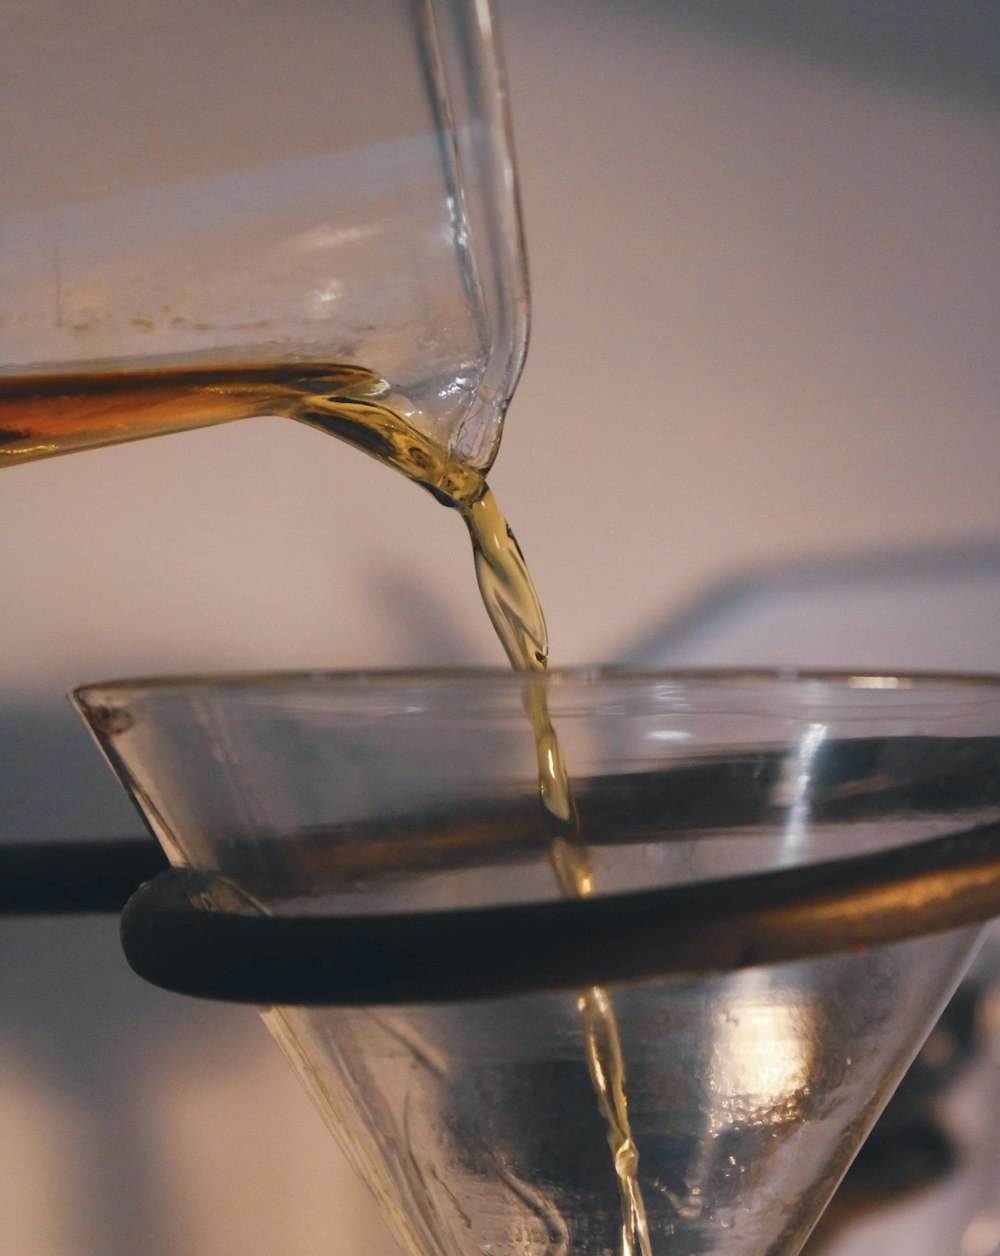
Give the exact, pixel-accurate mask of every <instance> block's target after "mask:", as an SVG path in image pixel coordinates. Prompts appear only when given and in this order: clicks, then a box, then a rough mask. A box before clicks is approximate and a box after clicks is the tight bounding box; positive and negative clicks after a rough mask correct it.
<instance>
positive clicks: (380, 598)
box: [0, 0, 1000, 1256]
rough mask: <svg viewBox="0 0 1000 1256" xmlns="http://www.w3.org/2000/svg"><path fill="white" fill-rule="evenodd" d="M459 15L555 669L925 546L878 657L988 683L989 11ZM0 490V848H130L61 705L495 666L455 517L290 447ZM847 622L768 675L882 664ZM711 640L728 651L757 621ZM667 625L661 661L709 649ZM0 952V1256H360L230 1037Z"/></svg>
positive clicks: (320, 1165)
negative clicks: (474, 37) (515, 289)
mask: <svg viewBox="0 0 1000 1256" xmlns="http://www.w3.org/2000/svg"><path fill="white" fill-rule="evenodd" d="M499 10H500V16H501V19H502V22H503V31H504V36H505V44H506V49H507V60H508V68H509V73H510V79H511V91H512V98H513V106H514V113H515V125H516V132H517V142H518V152H519V159H520V168H521V176H522V191H523V199H524V211H525V220H526V228H527V236H528V244H529V250H530V260H531V274H532V286H533V305H534V320H533V338H532V346H531V351H530V354H529V359H528V366H527V368H526V371H525V374H524V378H523V381H522V384H521V386H520V389H519V392H518V395H517V398H516V400H515V403H514V406H513V407H512V410H511V414H510V418H509V422H508V427H507V432H506V435H505V438H504V445H503V448H502V450H501V453H500V457H499V461H498V464H497V467H496V470H495V473H494V476H493V483H494V487H495V489H496V491H497V494H498V497H499V499H500V501H501V502H502V504H503V505H504V508H505V509H506V511H507V513H508V514H509V516H510V518H511V520H512V522H513V524H514V526H515V529H516V531H517V533H518V535H519V537H520V539H521V541H522V544H523V546H524V549H525V551H526V553H527V555H528V558H529V561H530V562H531V565H532V568H533V570H534V572H535V577H536V581H537V583H538V586H539V589H540V592H541V595H542V598H543V601H544V603H545V606H546V610H547V614H548V618H549V627H550V631H551V636H552V644H553V656H554V660H555V661H556V662H557V663H558V662H565V663H574V662H584V661H592V660H594V659H606V658H613V657H620V656H622V655H623V654H625V653H629V652H635V651H637V650H638V651H641V650H642V649H645V650H646V654H647V656H650V651H653V652H654V653H655V650H654V645H655V642H656V641H658V640H660V637H659V636H658V632H659V627H660V626H662V625H664V624H667V623H668V622H670V623H673V622H674V620H675V618H676V617H679V616H681V615H682V613H683V612H684V611H685V609H687V608H689V607H692V606H697V605H699V599H700V598H704V599H705V602H703V603H702V605H703V606H704V605H707V604H708V603H711V599H712V598H713V597H716V598H718V596H719V590H720V589H722V590H724V589H725V588H727V587H729V583H728V582H729V581H730V578H731V577H734V578H736V579H737V582H738V583H739V582H742V584H741V585H740V587H748V586H749V587H752V588H754V589H756V588H757V587H758V585H759V583H760V581H761V580H764V582H765V583H766V582H767V581H774V580H775V579H777V580H778V581H779V583H780V582H781V581H782V580H785V579H786V577H787V575H788V573H789V572H791V573H793V577H794V573H795V572H800V573H801V572H804V571H814V570H816V569H817V565H818V569H819V570H820V572H821V574H822V570H823V569H824V564H825V565H826V568H825V569H826V570H830V564H831V563H832V564H833V567H834V568H835V569H838V570H843V569H844V564H845V563H846V564H847V567H848V568H851V565H852V564H854V563H856V562H860V563H861V565H862V567H864V565H865V563H866V562H867V563H869V567H870V564H871V563H873V562H874V563H875V564H876V569H877V570H884V571H890V570H892V567H893V563H894V562H895V561H896V560H897V558H898V560H899V562H900V563H902V565H903V566H904V567H906V565H907V564H911V566H912V564H914V563H915V564H916V566H917V568H919V567H920V564H921V563H922V561H923V558H922V556H927V555H929V556H930V561H931V566H934V564H935V563H936V564H937V565H938V566H937V569H938V570H939V571H940V570H942V564H943V569H948V567H949V565H950V564H951V562H952V559H951V558H950V557H949V556H954V563H955V564H956V565H957V566H958V567H961V565H962V564H963V563H965V564H966V567H965V570H966V571H967V572H969V571H973V570H974V571H975V572H977V573H979V576H977V579H979V577H980V576H981V577H982V579H981V580H980V583H979V584H978V585H977V589H979V593H978V594H977V595H976V596H964V595H963V593H962V592H961V590H959V588H958V586H955V587H954V588H953V591H952V592H953V596H950V597H947V598H946V600H947V602H948V605H947V607H946V608H945V610H944V611H941V613H940V614H939V616H938V620H936V621H935V623H936V624H937V626H936V627H935V628H934V630H933V631H924V633H923V638H922V641H921V643H919V645H918V646H913V645H912V644H909V643H907V644H906V645H905V646H904V645H903V644H902V643H901V646H900V651H901V653H900V658H899V661H900V662H902V663H905V664H908V665H911V666H912V665H914V663H915V662H917V663H923V664H925V665H935V666H941V667H949V666H954V667H979V668H993V669H995V670H998V671H1000V637H998V631H997V626H996V624H997V621H996V619H995V618H994V617H993V613H994V611H995V610H996V609H998V599H997V593H996V585H998V584H1000V580H996V581H994V578H993V577H994V575H996V574H997V573H996V567H995V562H996V555H997V554H1000V492H998V484H1000V428H998V417H997V399H998V397H1000V354H998V352H997V348H996V342H997V332H998V328H1000V244H998V228H1000V128H998V125H997V112H996V110H997V103H998V101H1000V83H998V76H997V72H996V62H995V58H996V55H997V54H996V51H995V50H996V48H997V46H998V42H997V36H998V34H1000V22H998V18H997V14H996V10H994V8H993V7H992V6H991V5H988V4H985V3H983V4H971V3H970V4H947V3H945V0H941V2H940V3H939V4H937V5H929V4H925V3H922V2H918V0H912V2H910V3H905V4H904V3H891V2H889V0H884V2H882V3H875V4H871V5H859V4H854V3H850V2H849V0H843V2H842V3H840V4H836V3H832V2H831V3H826V4H822V3H808V4H806V3H798V4H796V3H787V4H784V3H780V2H779V0H732V2H731V3H725V2H723V0H703V2H702V3H698V2H697V0H687V2H686V3H681V0H675V2H669V0H664V2H663V3H659V4H654V3H648V4H641V3H638V2H636V0H614V2H613V3H612V2H611V0H607V2H602V0H577V2H576V3H569V2H568V0H546V2H545V3H537V2H534V3H532V2H529V0H499ZM991 57H992V58H994V60H992V61H991ZM2 487H3V492H2V494H0V536H2V537H3V544H2V546H0V572H2V575H0V580H2V587H3V589H4V619H3V628H2V633H0V744H2V748H3V753H2V755H0V796H2V798H3V809H2V814H0V829H2V836H3V838H4V840H9V841H13V840H25V841H28V840H39V839H44V838H55V837H66V836H74V835H75V836H87V835H90V836H96V835H117V834H127V833H134V832H137V831H138V823H137V821H136V820H135V818H134V817H133V815H132V813H131V811H130V808H129V806H128V805H127V804H126V803H125V802H123V801H122V800H121V799H120V798H119V797H118V794H117V791H116V787H115V786H114V785H113V784H112V783H111V782H110V779H109V778H108V776H107V773H106V770H105V769H104V767H103V765H102V764H101V763H100V762H99V760H98V758H97V754H96V752H95V751H94V750H93V749H92V748H91V746H90V745H89V743H88V741H87V739H86V736H85V734H84V733H83V732H82V731H81V730H80V729H79V728H78V727H77V724H76V721H75V717H74V716H73V715H72V713H71V712H70V711H69V709H68V707H67V706H66V704H65V701H64V699H63V697H62V693H63V691H64V690H65V689H66V688H67V687H68V686H69V685H70V684H72V683H74V682H78V681H84V680H95V679H100V678H105V677H109V676H115V675H126V674H135V673H139V672H148V671H156V672H164V671H178V670H194V669H197V670H205V669H213V668H250V667H265V668H277V667H296V666H333V667H360V666H364V667H369V666H381V665H386V666H389V665H397V664H414V665H418V664H419V665H423V664H440V663H467V662H495V663H500V662H501V656H500V654H499V650H498V647H496V646H495V644H494V643H493V641H492V639H491V635H490V633H489V631H488V629H487V626H486V624H485V620H484V617H483V614H482V611H481V608H480V607H479V605H478V601H477V596H476V592H475V589H474V582H473V579H472V574H471V563H470V561H469V557H468V554H467V552H466V551H467V542H466V540H465V537H464V530H463V529H462V527H461V525H460V523H459V521H458V520H457V519H456V518H455V517H454V516H453V515H452V514H451V513H449V512H447V511H444V510H442V509H440V508H439V507H438V506H437V505H436V504H435V503H434V502H433V501H432V500H431V499H430V498H429V497H428V496H426V495H424V494H422V493H419V492H417V491H415V490H414V489H413V488H412V487H411V486H410V485H408V484H407V483H406V482H405V481H404V480H402V478H400V477H397V476H394V475H391V474H389V473H387V472H386V471H385V470H383V469H381V468H380V467H378V466H376V465H375V464H374V463H373V462H370V461H369V460H367V459H365V458H363V457H362V456H360V455H359V454H358V453H356V452H354V451H352V450H350V449H347V448H346V447H344V446H342V445H338V444H337V443H335V442H333V441H330V440H324V438H323V437H321V436H319V435H318V434H316V433H314V432H311V431H309V430H307V429H305V428H300V427H298V426H297V425H294V424H288V423H282V422H279V421H254V422H248V423H242V424H236V425H233V426H230V427H226V428H220V429H217V430H214V431H207V432H201V433H195V434H189V435H183V436H173V437H169V438H167V439H163V440H157V441H153V442H148V443H142V444H138V445H132V446H125V447H122V448H118V449H111V450H104V451H98V452H92V453H87V454H82V455H75V456H72V457H69V458H63V459H58V460H55V461H50V462H41V463H37V464H34V465H31V466H27V467H23V468H19V469H16V470H12V471H9V472H8V473H7V474H5V475H4V477H3V486H2ZM838 564H839V565H840V566H839V567H838ZM878 564H883V567H881V568H879V567H878ZM885 564H887V566H886V565H885ZM760 573H763V575H761V574H760ZM810 578H811V577H810ZM883 585H884V581H882V580H880V579H879V578H876V579H875V580H874V581H872V582H870V587H871V588H873V589H877V588H880V587H882V586H883ZM782 587H783V588H787V587H788V586H787V585H782ZM852 587H854V586H852ZM713 591H714V592H713ZM856 592H857V589H856V587H855V593H856ZM859 596H860V597H861V602H863V601H864V598H863V594H862V595H859ZM722 601H723V602H724V601H725V597H724V596H723V597H722ZM861 602H859V605H860V604H861ZM838 604H840V605H842V603H838V600H837V599H836V598H834V599H833V600H831V602H830V606H831V607H836V605H838ZM869 607H870V604H869ZM709 609H711V607H709ZM940 609H941V608H939V611H940ZM768 613H769V614H772V616H773V614H774V612H773V608H772V610H771V611H769V612H768ZM831 613H832V612H831ZM859 613H861V614H864V612H859ZM868 614H869V620H870V621H871V622H872V623H880V622H884V617H883V616H882V615H881V614H879V613H878V612H877V611H876V612H871V610H870V609H869V612H868ZM902 619H903V622H904V623H909V624H910V625H911V626H912V625H913V624H914V623H915V621H918V620H919V621H920V623H921V624H923V623H925V619H926V616H925V613H924V611H922V610H918V611H914V612H913V614H912V615H910V616H909V618H907V616H906V615H903V617H902ZM778 621H779V622H781V621H782V616H781V615H780V614H779V615H778ZM713 622H716V621H713ZM784 622H786V623H787V622H789V621H788V619H787V616H786V617H784ZM854 622H856V621H854ZM696 627H697V625H696ZM841 627H842V628H843V630H844V631H847V628H846V627H844V626H843V625H842V626H841ZM876 637H877V634H876ZM876 637H866V635H865V634H864V633H855V635H854V636H852V637H850V652H851V657H840V656H842V655H843V654H844V651H845V645H844V641H845V640H846V638H845V637H844V635H843V631H838V632H832V633H830V634H828V636H827V638H826V641H825V644H824V642H823V641H819V642H818V643H817V642H816V640H811V641H810V644H809V646H808V650H807V651H806V652H811V653H812V654H813V655H815V656H816V657H810V658H808V659H806V660H805V661H810V662H812V661H824V658H823V657H822V656H823V650H824V649H826V650H827V652H828V654H829V655H830V656H831V657H830V658H829V659H828V660H827V661H835V662H838V663H851V664H854V665H857V666H859V667H863V666H865V665H866V664H867V665H876V666H884V665H889V664H890V663H891V661H892V660H891V659H890V658H887V657H885V655H886V653H887V651H890V650H891V647H892V640H891V639H890V640H889V642H888V644H887V643H886V641H885V640H877V639H876ZM740 639H741V640H744V641H746V640H750V639H752V640H755V641H756V642H757V644H756V645H753V646H752V648H750V653H754V651H756V652H757V654H758V655H760V657H754V658H748V659H747V660H746V661H767V660H765V659H764V658H763V654H764V653H766V648H765V647H766V644H767V642H768V641H771V642H773V640H774V637H773V633H772V632H770V631H766V632H763V633H761V632H760V631H758V632H757V636H756V638H754V637H753V634H752V633H751V634H749V636H744V637H742V638H740ZM685 640H686V641H687V642H688V645H687V646H686V647H685V648H686V650H687V653H685V651H684V650H677V651H675V655H674V656H675V657H679V658H687V659H695V660H697V661H699V662H701V661H713V660H715V659H721V658H725V659H726V660H727V661H732V656H733V654H734V653H738V647H734V646H733V645H732V640H730V641H729V643H728V644H719V645H718V647H717V648H716V649H715V653H714V654H713V648H712V647H711V645H710V644H709V645H706V644H705V642H706V640H707V638H705V637H699V636H698V634H697V631H694V633H693V635H692V634H690V633H689V635H688V637H687V638H685ZM692 641H694V642H695V643H696V644H695V645H694V646H691V642H692ZM762 641H763V642H764V644H763V645H762V644H761V642H762ZM794 642H795V638H794V636H790V637H789V648H790V649H793V648H794ZM651 643H654V644H651ZM748 648H749V647H748ZM803 650H804V651H805V650H806V647H803ZM838 651H839V655H840V656H838V657H837V658H835V659H834V658H833V657H832V655H833V654H834V653H837V652H838ZM668 653H669V652H668ZM904 655H905V656H906V657H904ZM786 661H788V662H796V661H802V660H801V659H798V658H795V657H789V658H788V659H787V660H786ZM0 939H2V942H0V945H2V952H0V954H2V963H0V1113H2V1116H3V1125H4V1137H3V1139H2V1141H0V1217H2V1218H3V1221H2V1223H0V1254H3V1256H7V1254H8V1253H9V1254H10V1256H14V1254H15V1253H16V1254H21V1253H29V1252H30V1253H31V1256H71V1254H72V1256H131V1254H132V1253H135V1252H139V1251H142V1252H143V1253H144V1256H177V1254H179V1253H182V1252H183V1253H197V1256H223V1254H225V1256H230V1254H231V1253H233V1252H240V1253H243V1256H257V1254H260V1256H264V1253H268V1254H269V1256H270V1253H273V1252H274V1251H275V1250H279V1249H280V1250H281V1251H282V1252H283V1253H286V1254H287V1256H319V1254H320V1253H323V1254H324V1256H325V1254H327V1253H330V1252H334V1251H337V1252H354V1251H357V1252H360V1251H362V1250H363V1251H365V1252H367V1253H376V1252H378V1253H381V1252H389V1251H391V1250H393V1249H392V1245H391V1242H390V1240H389V1239H388V1238H387V1237H386V1236H385V1234H384V1232H383V1231H381V1230H380V1228H379V1223H378V1222H377V1221H376V1220H374V1219H373V1216H372V1213H371V1209H370V1207H369V1205H368V1203H367V1200H366V1199H365V1198H364V1196H363V1194H362V1193H361V1192H360V1191H359V1190H358V1188H356V1187H355V1186H354V1185H353V1183H352V1182H351V1181H350V1179H349V1176H348V1173H347V1170H346V1169H345V1168H344V1167H343V1165H342V1164H341V1163H340V1161H339V1159H338V1154H337V1152H336V1151H335V1149H334V1147H333V1145H332V1143H331V1142H330V1140H329V1138H328V1136H327V1134H326V1132H325V1131H324V1130H323V1129H322V1128H321V1127H320V1123H319V1119H318V1118H317V1117H315V1116H314V1115H313V1113H312V1112H311V1110H310V1109H309V1107H308V1105H307V1103H306V1101H305V1099H304V1097H301V1096H300V1095H299V1093H298V1091H297V1089H296V1087H295V1084H294V1083H293V1082H292V1081H291V1079H290V1078H288V1077H286V1074H285V1071H284V1067H283V1065H282V1063H281V1062H280V1060H279V1058H278V1056H277V1053H276V1052H275V1051H273V1050H272V1049H271V1046H270V1043H269V1040H268V1039H267V1036H266V1034H265V1032H264V1030H263V1028H262V1027H260V1026H259V1025H258V1024H257V1023H256V1021H255V1020H254V1017H253V1015H252V1014H251V1013H250V1012H244V1011H241V1010H238V1009H226V1008H218V1007H210V1006H202V1005H198V1004H194V1003H189V1002H186V1001H184V1000H181V999H178V998H174V997H171V996H167V995H164V994H160V993H159V992H157V991H154V990H150V989H146V988H144V987H143V986H142V985H141V984H140V983H139V982H138V980H137V979H134V978H133V977H132V976H131V974H129V973H128V971H127V970H126V969H125V966H124V963H123V961H122V960H121V959H120V958H119V956H118V951H117V942H116V929H115V924H114V922H113V921H110V920H103V919H102V920H93V921H79V920H74V921H21V922H10V921H5V922H0ZM871 1250H874V1249H871ZM883 1250H884V1243H883Z"/></svg>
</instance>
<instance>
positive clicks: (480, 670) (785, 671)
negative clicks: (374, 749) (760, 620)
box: [67, 664, 1000, 709]
mask: <svg viewBox="0 0 1000 1256" xmlns="http://www.w3.org/2000/svg"><path fill="white" fill-rule="evenodd" d="M525 679H526V677H525V675H524V674H523V673H520V672H517V671H512V670H510V669H509V668H502V667H495V668H494V667H468V668H465V667H455V668H374V669H367V668H364V669H356V670H352V669H349V668H329V669H327V668H318V669H303V670H292V671H247V672H193V673H190V674H180V675H176V676H171V675H161V676H134V677H122V678H120V679H112V680H104V681H90V682H87V683H84V684H80V685H74V686H73V687H72V688H71V689H70V690H69V692H68V694H67V697H68V698H69V700H70V701H71V702H72V703H74V704H75V705H77V706H79V707H80V708H81V709H84V708H86V707H87V706H88V705H93V704H94V703H95V702H97V701H106V700H107V698H108V697H110V696H112V695H114V696H116V697H118V698H122V697H124V696H125V695H126V694H127V693H130V692H136V691H140V690H142V691H146V690H158V691H161V692H163V691H169V690H176V691H178V692H180V691H191V690H199V689H201V690H208V689H255V688H272V687H274V686H278V685H289V686H294V687H299V686H303V685H324V686H330V687H344V688H347V687H357V686H371V687H373V688H391V687H393V686H396V685H414V684H422V685H426V686H427V687H429V688H437V687H440V688H455V687H458V686H460V685H469V686H473V687H484V688H485V687H490V688H493V687H501V688H511V689H514V690H516V689H518V688H520V687H521V686H523V685H524V683H525ZM531 682H532V683H533V684H538V683H539V682H541V683H543V684H545V685H547V686H548V687H550V688H560V687H563V686H566V687H575V688H580V689H586V688H590V687H596V686H598V685H608V684H611V685H614V684H621V685H623V686H624V685H629V686H631V685H641V684H672V683H673V684H678V685H683V684H703V685H713V686H714V685H718V686H719V687H722V686H724V685H733V686H740V685H747V686H749V685H762V684H766V685H768V686H770V687H772V688H773V689H774V690H775V691H780V690H783V689H794V688H802V687H804V686H806V685H810V684H820V685H827V686H830V687H832V688H835V689H840V690H844V691H852V690H867V691H871V692H878V691H882V692H887V693H891V692H900V691H902V692H906V691H908V690H909V691H912V690H924V691H927V690H933V689H941V688H954V689H958V690H972V689H982V690H984V691H987V692H995V694H996V696H997V698H998V699H1000V674H995V673H989V672H855V671H849V670H829V671H828V670H823V669H818V670H817V669H805V668H804V669H801V670H800V669H797V668H739V667H734V668H667V669H655V670H650V669H646V668H631V667H621V666H617V665H614V664H607V665H604V664H602V665H595V666H582V667H565V668H551V669H550V670H549V671H547V672H545V673H544V674H543V675H533V676H532V677H531Z"/></svg>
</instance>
